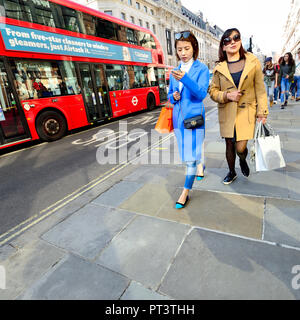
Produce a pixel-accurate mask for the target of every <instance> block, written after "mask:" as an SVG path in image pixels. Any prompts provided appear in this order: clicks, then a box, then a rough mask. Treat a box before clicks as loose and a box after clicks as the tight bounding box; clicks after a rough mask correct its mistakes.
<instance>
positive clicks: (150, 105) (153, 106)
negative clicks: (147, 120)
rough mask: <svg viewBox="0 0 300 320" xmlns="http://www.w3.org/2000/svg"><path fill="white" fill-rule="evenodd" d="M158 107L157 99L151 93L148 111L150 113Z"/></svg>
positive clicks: (148, 100) (148, 99) (148, 98)
mask: <svg viewBox="0 0 300 320" xmlns="http://www.w3.org/2000/svg"><path fill="white" fill-rule="evenodd" d="M155 106H156V102H155V97H154V94H153V93H149V94H148V97H147V109H148V110H149V111H151V110H153V109H154V108H155Z"/></svg>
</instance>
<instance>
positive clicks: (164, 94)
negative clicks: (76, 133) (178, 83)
mask: <svg viewBox="0 0 300 320" xmlns="http://www.w3.org/2000/svg"><path fill="white" fill-rule="evenodd" d="M165 72H166V71H165V69H164V68H155V75H156V78H157V79H158V89H159V98H160V101H161V102H162V101H166V100H167V99H168V90H167V82H166V75H165Z"/></svg>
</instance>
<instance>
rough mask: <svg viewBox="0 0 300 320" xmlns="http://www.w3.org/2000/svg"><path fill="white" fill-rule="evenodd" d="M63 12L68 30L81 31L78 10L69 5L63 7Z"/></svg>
mask: <svg viewBox="0 0 300 320" xmlns="http://www.w3.org/2000/svg"><path fill="white" fill-rule="evenodd" d="M62 14H63V18H64V22H65V28H66V30H69V31H74V32H80V28H79V22H78V17H77V11H76V10H74V9H70V8H67V7H62Z"/></svg>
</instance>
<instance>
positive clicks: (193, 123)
mask: <svg viewBox="0 0 300 320" xmlns="http://www.w3.org/2000/svg"><path fill="white" fill-rule="evenodd" d="M179 108H180V111H181V115H182V119H183V125H184V127H185V129H196V128H199V127H202V126H203V125H204V118H203V116H202V112H203V105H202V111H201V114H200V115H199V116H195V117H192V118H188V119H184V117H183V113H182V109H181V103H180V101H179Z"/></svg>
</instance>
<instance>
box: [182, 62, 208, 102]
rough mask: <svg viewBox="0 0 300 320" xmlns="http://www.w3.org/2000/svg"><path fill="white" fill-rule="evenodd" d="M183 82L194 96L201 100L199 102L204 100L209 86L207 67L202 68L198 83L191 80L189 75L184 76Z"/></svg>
mask: <svg viewBox="0 0 300 320" xmlns="http://www.w3.org/2000/svg"><path fill="white" fill-rule="evenodd" d="M181 82H182V83H183V84H184V86H186V87H187V88H188V89H189V90H190V91H191V93H192V95H193V96H195V97H197V98H199V100H204V99H205V97H206V95H207V90H208V86H209V70H208V68H207V67H206V66H205V67H204V68H202V69H201V70H200V73H199V77H198V79H197V82H196V81H194V80H193V79H191V78H190V77H189V75H188V74H187V73H186V74H185V75H184V76H183V78H182V79H181Z"/></svg>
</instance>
